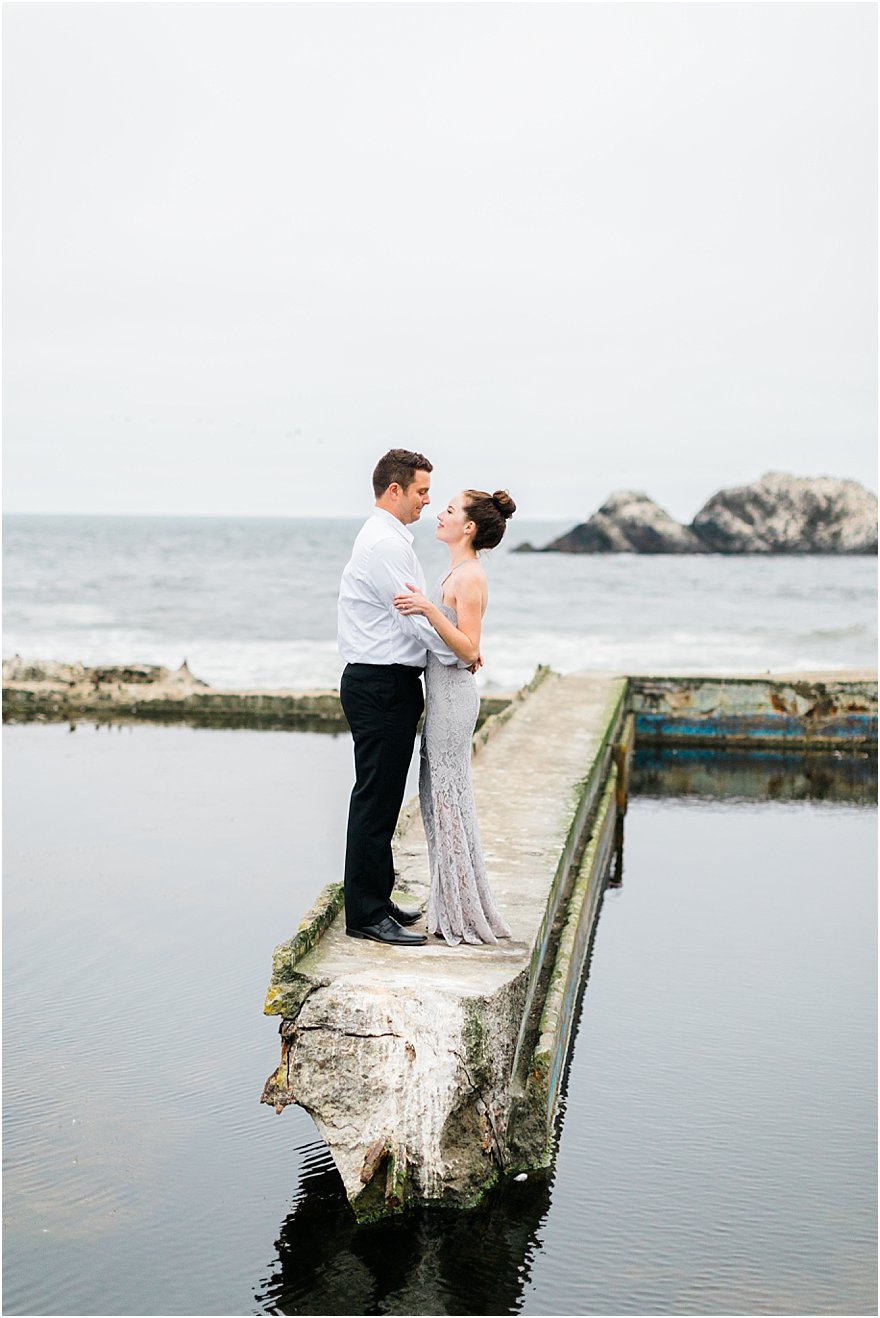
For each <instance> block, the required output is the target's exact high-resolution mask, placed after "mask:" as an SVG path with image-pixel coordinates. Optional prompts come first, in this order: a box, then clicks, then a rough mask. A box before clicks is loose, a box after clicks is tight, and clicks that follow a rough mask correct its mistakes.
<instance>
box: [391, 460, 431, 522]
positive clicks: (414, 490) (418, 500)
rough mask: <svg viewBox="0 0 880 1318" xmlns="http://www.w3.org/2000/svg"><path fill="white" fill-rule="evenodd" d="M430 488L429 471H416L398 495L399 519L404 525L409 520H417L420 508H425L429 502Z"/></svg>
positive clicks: (420, 511) (420, 513)
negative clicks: (413, 477) (410, 481)
mask: <svg viewBox="0 0 880 1318" xmlns="http://www.w3.org/2000/svg"><path fill="white" fill-rule="evenodd" d="M430 488H431V473H430V472H429V471H417V472H416V474H415V479H414V480H413V481H412V483H411V484H410V485H407V487H406V489H405V490H403V491H401V495H400V503H399V508H400V520H401V521H402V522H403V524H404V526H408V525H409V524H410V522H417V521H418V520H419V518H420V517H421V515H422V509H423V508H427V506H428V504H429V503H430V502H431V500H430V497H429V495H428V491H429V490H430Z"/></svg>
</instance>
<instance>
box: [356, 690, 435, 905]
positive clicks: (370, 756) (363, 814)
mask: <svg viewBox="0 0 880 1318" xmlns="http://www.w3.org/2000/svg"><path fill="white" fill-rule="evenodd" d="M421 671H422V670H421V669H420V668H410V667H408V666H406V665H404V664H347V665H346V668H345V670H344V672H343V674H342V681H341V682H340V684H339V694H340V697H341V699H342V708H343V710H344V712H345V717H346V718H347V719H348V725H349V727H350V728H351V735H352V737H353V738H354V767H355V784H354V790H353V791H352V794H351V804H350V806H349V811H348V836H347V841H346V849H345V923H346V925H347V926H348V927H349V928H350V929H351V928H354V929H361V928H363V927H364V926H365V925H369V924H375V923H376V922H377V921H379V920H382V919H384V918H385V916H386V915H387V914H388V902H389V899H390V897H391V890H392V889H393V887H394V864H393V861H392V855H391V838H392V835H393V833H394V829H395V826H396V824H397V819H398V816H399V814H400V807H401V805H402V803H403V793H404V791H405V790H406V775H407V772H408V771H409V765H410V761H411V759H412V753H413V744H414V742H415V736H416V725H417V724H418V721H419V718H420V717H421V714H422V710H423V709H424V707H425V698H424V695H423V694H422V684H421V681H420V680H419V679H420V678H421Z"/></svg>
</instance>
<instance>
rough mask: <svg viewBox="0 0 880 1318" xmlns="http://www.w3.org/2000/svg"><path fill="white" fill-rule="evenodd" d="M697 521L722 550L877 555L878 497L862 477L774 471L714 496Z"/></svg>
mask: <svg viewBox="0 0 880 1318" xmlns="http://www.w3.org/2000/svg"><path fill="white" fill-rule="evenodd" d="M691 525H692V527H693V529H694V531H695V532H696V534H697V535H698V536H699V538H700V540H701V541H702V542H703V544H704V545H705V546H706V547H707V549H709V550H711V551H714V552H715V553H717V554H876V553H877V496H876V495H875V494H872V493H871V492H870V490H866V489H865V488H864V486H863V485H859V483H858V481H845V480H835V479H833V478H832V477H831V476H818V477H814V478H812V479H810V478H806V477H798V476H788V475H786V474H785V473H783V472H779V471H771V472H768V473H767V474H766V476H762V477H761V479H760V480H759V481H755V482H754V483H753V484H752V485H741V486H738V487H737V488H735V489H730V490H721V492H720V493H719V494H716V495H713V497H712V498H711V499H710V500H709V502H708V503H707V504H705V505H704V507H702V508H701V509H700V511H699V512H698V513H697V515H696V517H695V518H694V520H693V522H692V524H691Z"/></svg>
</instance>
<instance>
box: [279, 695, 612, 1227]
mask: <svg viewBox="0 0 880 1318" xmlns="http://www.w3.org/2000/svg"><path fill="white" fill-rule="evenodd" d="M625 688H626V684H625V682H624V681H623V679H620V678H616V679H607V678H595V677H588V676H586V675H578V676H572V677H568V678H560V677H558V676H556V675H550V676H547V677H546V678H545V680H543V681H542V682H541V683H540V684H539V685H538V686H537V688H536V689H535V690H534V691H533V692H532V693H531V694H529V695H528V696H527V697H524V698H522V699H521V700H520V701H519V702H518V706H517V708H516V712H515V713H514V714H512V715H511V716H509V717H508V718H506V719H501V720H499V725H498V726H496V728H495V730H494V731H493V732H492V734H491V735H490V736H488V738H487V739H486V740H485V742H484V743H483V744H481V746H480V750H479V753H478V754H477V755H476V757H475V760H474V785H475V792H476V797H477V809H478V814H479V818H480V828H481V833H482V840H483V847H484V852H485V855H486V860H487V865H488V868H489V872H490V878H491V882H492V886H493V890H494V893H495V896H496V899H497V900H498V903H499V905H500V907H501V909H502V910H503V911H504V913H505V916H506V918H507V919H508V920H509V922H510V924H511V927H512V929H513V938H512V939H511V940H503V941H502V942H500V943H499V944H498V945H497V946H491V947H489V946H483V945H480V946H477V947H469V946H467V945H461V946H459V947H448V946H447V945H446V944H445V943H444V942H443V941H442V940H437V939H430V940H429V943H428V944H427V945H426V946H424V947H421V948H407V949H399V948H388V947H384V946H382V945H379V944H375V943H365V942H360V941H357V940H353V939H348V938H346V937H345V933H344V928H343V924H342V917H341V915H337V916H336V917H335V918H333V919H331V920H330V922H329V924H328V923H327V914H328V912H329V911H331V910H332V909H333V908H334V907H335V906H336V905H337V904H338V902H339V900H340V894H339V890H338V887H337V888H335V889H334V890H325V894H324V895H323V897H322V900H321V902H320V904H319V907H318V909H317V910H316V911H315V912H314V913H313V915H312V916H311V917H310V918H309V919H308V920H307V921H305V922H304V927H303V928H301V929H300V930H299V931H298V932H297V934H296V935H295V936H294V938H293V939H291V940H290V941H289V942H288V943H287V944H282V946H281V947H279V948H278V949H276V952H275V956H274V958H273V975H272V984H271V985H270V988H269V992H268V994H267V1001H266V1011H267V1012H268V1013H270V1014H280V1015H281V1016H282V1022H281V1029H280V1033H281V1046H282V1057H281V1065H280V1066H279V1067H278V1069H277V1070H276V1071H275V1072H274V1073H273V1074H272V1075H271V1076H270V1078H269V1080H268V1082H267V1084H266V1087H265V1089H264V1093H263V1101H264V1102H266V1103H269V1104H272V1105H273V1106H275V1107H276V1109H278V1110H281V1109H282V1108H283V1107H284V1106H286V1105H287V1104H289V1103H299V1104H300V1105H301V1106H303V1107H305V1108H306V1110H307V1111H309V1112H310V1113H311V1115H312V1116H313V1118H314V1120H315V1123H316V1125H317V1127H318V1130H319V1131H320V1133H321V1134H322V1136H323V1137H324V1139H325V1140H326V1141H327V1143H328V1145H329V1147H330V1150H331V1152H332V1154H333V1157H334V1159H335V1161H336V1164H337V1167H338V1168H339V1171H340V1173H341V1175H342V1179H343V1182H344V1184H345V1187H346V1191H347V1193H348V1195H349V1198H350V1200H351V1202H352V1206H353V1207H354V1210H355V1213H356V1215H357V1216H358V1217H360V1218H362V1219H363V1218H369V1217H372V1216H376V1215H379V1214H384V1213H387V1212H394V1211H398V1210H399V1209H400V1208H402V1207H404V1206H405V1205H406V1204H408V1203H413V1202H421V1203H433V1204H450V1205H459V1206H460V1205H465V1204H470V1203H473V1202H475V1201H476V1200H477V1199H478V1198H479V1197H480V1196H481V1195H482V1194H483V1193H484V1192H485V1190H486V1189H487V1187H488V1186H489V1185H490V1184H492V1182H493V1181H494V1180H495V1179H496V1178H497V1177H498V1176H499V1175H500V1174H502V1173H503V1172H509V1171H511V1170H517V1169H519V1168H520V1167H523V1166H527V1167H528V1166H531V1167H538V1166H542V1165H544V1163H545V1162H546V1151H547V1138H548V1130H549V1123H550V1122H551V1121H552V1112H553V1109H554V1105H555V1098H556V1091H557V1087H558V1077H559V1070H560V1067H561V1065H562V1058H563V1057H564V1054H565V1047H566V1043H567V1037H568V1036H567V1029H568V1028H570V1018H569V1015H568V1014H567V1013H570V1007H571V1002H572V992H573V990H572V987H571V986H572V985H576V983H577V981H578V978H579V973H580V971H579V964H578V957H579V956H580V955H581V952H582V941H583V940H582V938H581V940H580V941H578V940H576V939H575V938H574V933H573V930H574V925H571V927H570V928H571V930H572V932H571V933H570V935H569V941H568V942H566V941H565V940H563V939H562V938H561V935H562V933H563V930H565V929H566V928H567V927H569V926H568V916H569V911H570V899H571V894H572V891H573V890H578V888H577V885H578V876H579V874H580V873H581V872H582V866H583V863H584V852H585V845H586V844H587V842H588V839H589V838H590V835H591V834H592V833H594V832H595V831H596V829H595V828H594V821H595V820H597V819H601V825H600V826H599V828H598V833H599V835H600V838H601V840H600V841H599V842H596V844H595V845H594V847H593V852H592V853H589V852H588V854H590V855H592V856H593V866H592V871H591V872H592V873H593V874H594V885H598V883H599V878H598V874H599V870H598V866H599V865H600V863H601V861H602V858H603V857H604V856H605V855H606V854H607V847H606V843H605V839H606V829H607V820H608V819H609V817H610V816H609V806H608V801H609V799H610V800H611V807H610V810H611V814H612V815H613V781H614V775H615V768H614V763H613V759H614V756H613V751H612V744H613V742H614V739H615V738H616V737H617V736H619V734H620V730H621V728H622V726H623V723H624V696H625ZM609 782H611V783H612V787H611V788H610V789H609ZM609 790H610V791H611V797H610V798H609ZM590 845H593V844H592V843H590ZM395 860H396V864H397V868H398V871H399V881H398V889H399V895H398V900H399V901H401V903H402V904H403V903H404V902H416V903H418V904H420V905H424V902H425V899H426V897H427V885H428V869H427V856H426V849H425V842H424V834H423V832H422V830H421V823H420V820H419V818H418V816H417V814H415V813H412V812H410V813H408V814H407V815H406V816H405V818H404V820H403V824H402V828H401V830H400V832H399V834H398V837H397V839H396V846H395ZM596 891H597V887H596V886H594V887H593V888H592V889H591V892H592V893H594V894H595V892H596ZM577 909H578V917H577V920H576V921H575V923H578V922H579V921H583V920H585V919H586V922H585V923H583V924H581V925H580V927H581V930H582V931H583V930H584V929H586V928H587V926H588V923H589V917H586V918H585V916H584V910H585V906H584V903H583V901H580V902H579V903H578V907H577ZM593 909H594V906H593ZM322 930H323V932H322ZM569 944H570V945H569ZM550 984H553V985H554V997H553V1001H554V1003H555V1004H556V1006H555V1015H554V1016H553V1017H552V1021H553V1022H554V1023H553V1024H552V1025H551V1023H550V1022H551V1017H550V1016H547V1015H546V1014H545V1007H546V997H547V986H548V985H550ZM536 1069H537V1070H538V1071H539V1073H540V1076H541V1079H540V1081H539V1082H538V1083H537V1084H532V1085H531V1086H530V1085H529V1082H528V1077H529V1075H530V1073H531V1072H532V1071H533V1070H536ZM514 1103H516V1104H517V1110H516V1113H515V1117H514V1114H513V1105H514Z"/></svg>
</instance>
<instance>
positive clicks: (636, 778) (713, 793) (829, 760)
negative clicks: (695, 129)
mask: <svg viewBox="0 0 880 1318" xmlns="http://www.w3.org/2000/svg"><path fill="white" fill-rule="evenodd" d="M630 790H631V791H632V793H633V794H634V795H635V794H638V795H639V796H650V797H676V796H677V797H681V796H698V797H706V798H711V799H712V800H716V801H717V800H731V801H733V800H736V801H835V802H847V803H849V804H851V805H873V804H874V803H875V802H876V800H877V756H876V754H870V753H868V752H857V751H810V752H809V753H807V754H804V753H800V752H795V751H783V750H779V751H751V750H718V749H696V748H691V747H679V746H663V747H660V746H645V747H643V748H641V749H639V748H638V747H637V748H636V752H635V756H634V759H633V770H632V779H631V782H630Z"/></svg>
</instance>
